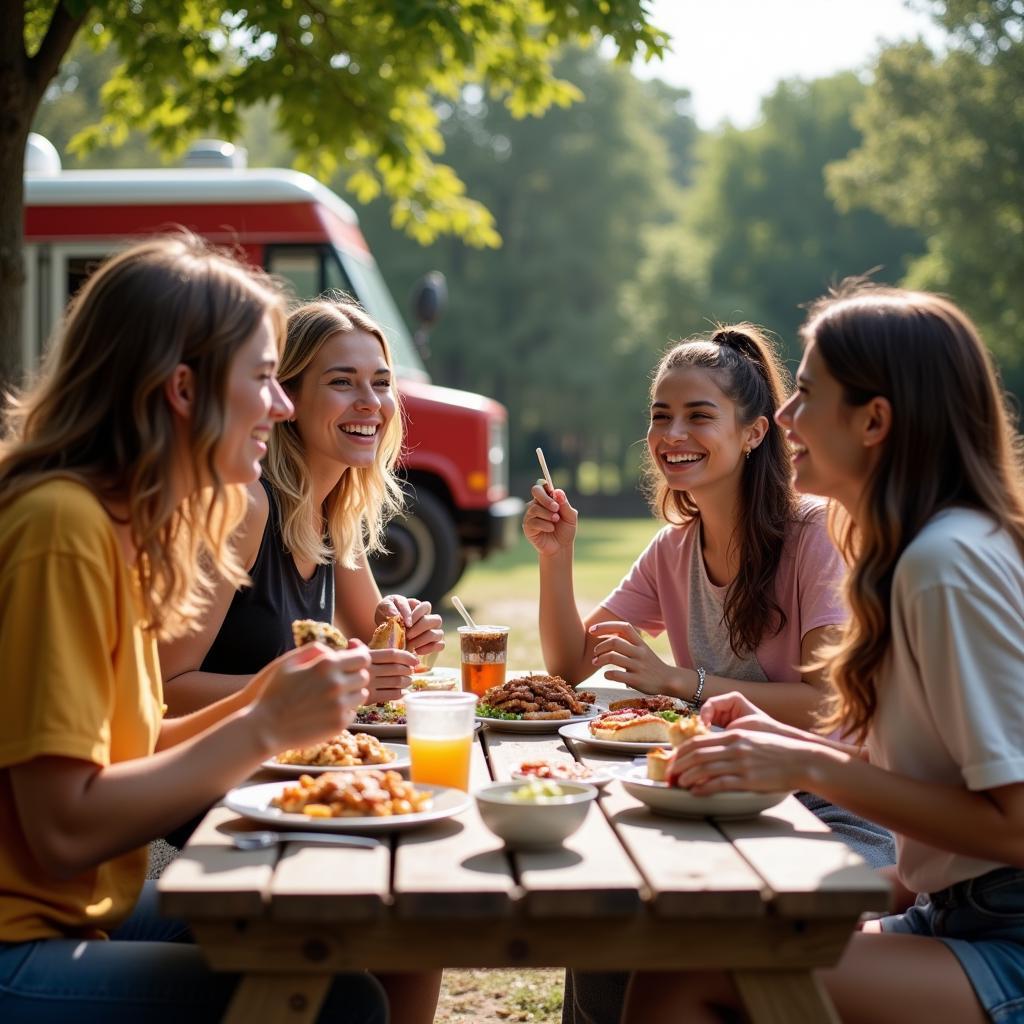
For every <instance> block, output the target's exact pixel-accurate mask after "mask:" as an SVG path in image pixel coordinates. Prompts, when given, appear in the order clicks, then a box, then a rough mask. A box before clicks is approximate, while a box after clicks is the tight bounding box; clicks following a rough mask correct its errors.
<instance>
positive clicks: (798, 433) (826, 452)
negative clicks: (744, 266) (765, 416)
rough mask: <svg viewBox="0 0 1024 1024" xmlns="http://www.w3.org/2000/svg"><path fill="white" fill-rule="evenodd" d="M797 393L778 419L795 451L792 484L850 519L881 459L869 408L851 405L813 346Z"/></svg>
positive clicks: (799, 373) (806, 354) (801, 371)
mask: <svg viewBox="0 0 1024 1024" xmlns="http://www.w3.org/2000/svg"><path fill="white" fill-rule="evenodd" d="M796 385H797V386H796V391H795V392H794V393H793V395H792V396H791V397H790V398H789V400H788V401H787V402H786V403H785V404H784V405H783V406H782V407H781V408H780V409H779V411H778V412H777V413H776V415H775V419H776V420H777V421H778V423H779V425H780V426H781V427H782V428H783V429H784V430H785V431H786V432H787V435H788V437H789V440H790V442H791V444H792V445H793V484H794V486H795V487H796V489H797V490H798V491H802V492H804V493H805V494H820V495H822V496H823V497H826V498H835V499H836V500H837V501H839V502H841V503H842V504H843V505H844V506H845V507H846V508H847V509H848V510H849V511H850V512H851V513H853V512H854V511H855V509H856V507H857V503H858V500H859V497H860V495H861V493H862V491H863V489H864V485H865V484H866V482H867V479H868V476H869V474H870V471H871V468H872V466H873V465H874V462H875V459H876V458H877V447H876V446H875V445H873V444H871V440H872V436H871V433H870V422H869V420H870V416H871V408H870V405H865V406H863V407H861V406H855V405H850V404H849V403H848V402H847V401H846V400H845V398H844V396H843V387H842V385H841V384H840V383H839V381H837V380H836V379H835V377H833V376H832V374H831V373H829V371H828V367H827V366H826V365H825V361H824V359H822V357H821V354H820V353H819V351H818V347H817V345H816V344H815V343H814V342H813V341H812V342H811V343H810V344H809V345H808V346H807V348H806V349H805V350H804V357H803V360H802V361H801V363H800V369H799V370H798V371H797V377H796Z"/></svg>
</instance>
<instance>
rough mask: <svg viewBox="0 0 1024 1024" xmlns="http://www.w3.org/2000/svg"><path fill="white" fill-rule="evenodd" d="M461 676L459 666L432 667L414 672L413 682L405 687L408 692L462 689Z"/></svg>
mask: <svg viewBox="0 0 1024 1024" xmlns="http://www.w3.org/2000/svg"><path fill="white" fill-rule="evenodd" d="M461 676H462V673H461V669H457V668H432V669H429V670H428V671H426V672H414V673H413V677H412V682H411V683H409V685H408V686H407V687H406V688H405V689H406V692H407V693H418V692H419V691H421V690H427V691H430V692H433V691H435V690H437V691H441V692H444V691H446V690H460V689H461V688H462V678H461Z"/></svg>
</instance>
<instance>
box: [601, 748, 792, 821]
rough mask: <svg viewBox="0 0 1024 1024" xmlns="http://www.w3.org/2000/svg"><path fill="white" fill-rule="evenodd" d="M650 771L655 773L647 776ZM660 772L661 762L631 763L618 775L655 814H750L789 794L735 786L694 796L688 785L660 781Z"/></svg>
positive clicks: (758, 811) (705, 815)
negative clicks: (680, 786) (653, 763)
mask: <svg viewBox="0 0 1024 1024" xmlns="http://www.w3.org/2000/svg"><path fill="white" fill-rule="evenodd" d="M658 753H660V751H652V752H651V753H649V754H648V755H647V756H648V759H652V758H654V757H655V755H657V754H658ZM657 760H659V761H660V760H662V759H661V758H658V759H657ZM650 772H653V774H654V775H655V776H656V777H655V778H651V777H650V774H649V773H650ZM663 772H664V768H663V765H662V766H659V765H657V763H655V765H653V766H650V767H649V766H648V765H642V764H641V765H631V766H630V767H629V768H627V769H625V770H624V771H621V772H620V773H619V778H620V779H621V780H622V785H623V786H625V788H626V791H627V792H628V793H629V794H630V795H631V796H634V797H636V799H637V800H639V801H641V802H642V803H645V804H646V805H647V806H648V807H649V808H650V809H651V810H652V811H653V812H654V813H655V814H664V815H667V816H668V817H670V818H721V819H723V820H728V819H731V818H753V817H755V816H756V815H758V814H760V813H761V812H762V811H766V810H768V808H769V807H774V806H775V805H776V804H778V803H781V802H782V801H783V800H785V799H786V797H787V796H789V794H788V793H751V792H748V791H739V790H734V791H733V792H729V793H712V794H711V795H710V796H694V794H693V793H691V792H690V791H689V790H688V789H680V788H679V787H678V786H670V785H669V784H668V783H667V782H665V781H664V774H663ZM659 774H660V775H661V777H660V778H659V777H658V776H659Z"/></svg>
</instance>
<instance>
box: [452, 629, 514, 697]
mask: <svg viewBox="0 0 1024 1024" xmlns="http://www.w3.org/2000/svg"><path fill="white" fill-rule="evenodd" d="M459 647H460V649H461V654H462V689H463V690H465V691H466V692H467V693H473V694H475V695H476V696H477V697H482V696H483V695H484V694H485V693H486V692H487V691H488V690H489V689H490V688H491V687H492V686H501V685H503V684H504V682H505V657H506V655H507V653H508V626H459Z"/></svg>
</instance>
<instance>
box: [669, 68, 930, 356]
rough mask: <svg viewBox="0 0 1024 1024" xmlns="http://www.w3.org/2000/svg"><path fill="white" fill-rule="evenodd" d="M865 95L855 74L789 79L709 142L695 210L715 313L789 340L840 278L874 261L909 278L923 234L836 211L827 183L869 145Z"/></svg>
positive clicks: (886, 276)
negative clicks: (756, 120)
mask: <svg viewBox="0 0 1024 1024" xmlns="http://www.w3.org/2000/svg"><path fill="white" fill-rule="evenodd" d="M863 92H864V87H863V86H862V85H861V83H860V82H859V81H858V80H857V78H856V76H855V75H853V74H852V73H843V74H839V75H835V76H833V77H830V78H823V79H818V80H816V81H812V82H802V81H791V82H783V83H782V84H780V85H779V86H778V87H777V88H776V90H775V91H774V92H773V93H772V94H771V95H770V96H768V97H767V98H766V99H765V100H764V101H763V103H762V106H761V123H760V124H759V125H758V126H756V127H754V128H751V129H748V130H740V129H736V128H726V129H724V130H723V131H722V132H720V133H718V134H716V135H713V136H710V137H708V138H707V139H706V140H705V142H704V146H703V149H702V150H701V157H702V162H701V166H700V170H699V171H698V174H697V180H696V184H695V186H694V191H693V194H692V197H691V199H690V203H689V208H690V210H691V215H692V220H693V226H694V233H695V235H696V236H697V237H699V238H701V239H703V241H704V243H705V244H706V246H707V247H708V249H709V256H708V261H709V264H708V274H709V278H710V281H709V287H710V289H711V291H712V302H711V305H710V308H709V310H708V312H709V313H713V314H714V315H715V316H716V317H718V318H720V319H736V318H748V319H752V320H755V321H757V322H759V323H763V324H764V325H765V326H767V327H769V328H770V329H772V330H774V331H776V332H778V333H779V334H781V335H782V337H783V338H784V339H786V340H787V341H789V342H791V339H793V337H794V335H795V331H796V328H797V327H798V325H799V324H800V322H801V321H802V319H803V315H802V311H801V309H800V306H801V304H802V303H806V302H807V301H808V300H810V299H812V298H814V297H815V296H817V295H820V294H821V293H822V292H823V291H825V290H826V289H827V287H828V286H829V285H830V284H831V283H833V282H834V281H836V280H837V279H840V278H842V277H845V276H848V275H851V274H863V273H865V272H867V271H869V270H872V269H873V268H876V267H880V268H881V270H880V271H879V272H878V274H877V277H878V278H879V279H880V280H886V281H890V282H893V283H896V282H898V281H899V280H900V278H901V277H902V276H903V274H904V271H905V269H906V265H907V262H908V259H909V257H910V256H911V255H913V254H916V253H918V252H919V251H920V246H921V242H920V239H919V236H918V235H917V234H916V232H914V231H912V230H909V229H907V228H898V227H892V226H890V225H889V224H888V223H887V222H886V221H885V220H884V219H883V218H882V217H881V216H880V215H878V214H876V213H874V212H871V211H867V210H856V211H847V212H842V211H839V210H837V209H836V208H835V206H834V204H833V203H832V201H831V200H830V198H829V197H828V195H827V194H826V190H825V179H824V172H825V168H826V166H827V165H828V164H829V163H830V162H832V161H834V160H838V159H841V158H842V157H844V156H845V155H846V154H847V153H848V152H849V151H850V150H852V149H854V148H855V147H856V146H857V145H858V144H859V143H860V140H861V136H860V132H859V131H858V130H857V128H856V127H855V126H854V125H853V124H852V123H851V118H850V113H851V109H852V107H853V106H854V105H855V103H856V102H857V101H858V100H859V99H860V98H861V97H862V95H863ZM790 353H791V354H795V349H794V348H793V347H792V345H790Z"/></svg>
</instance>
